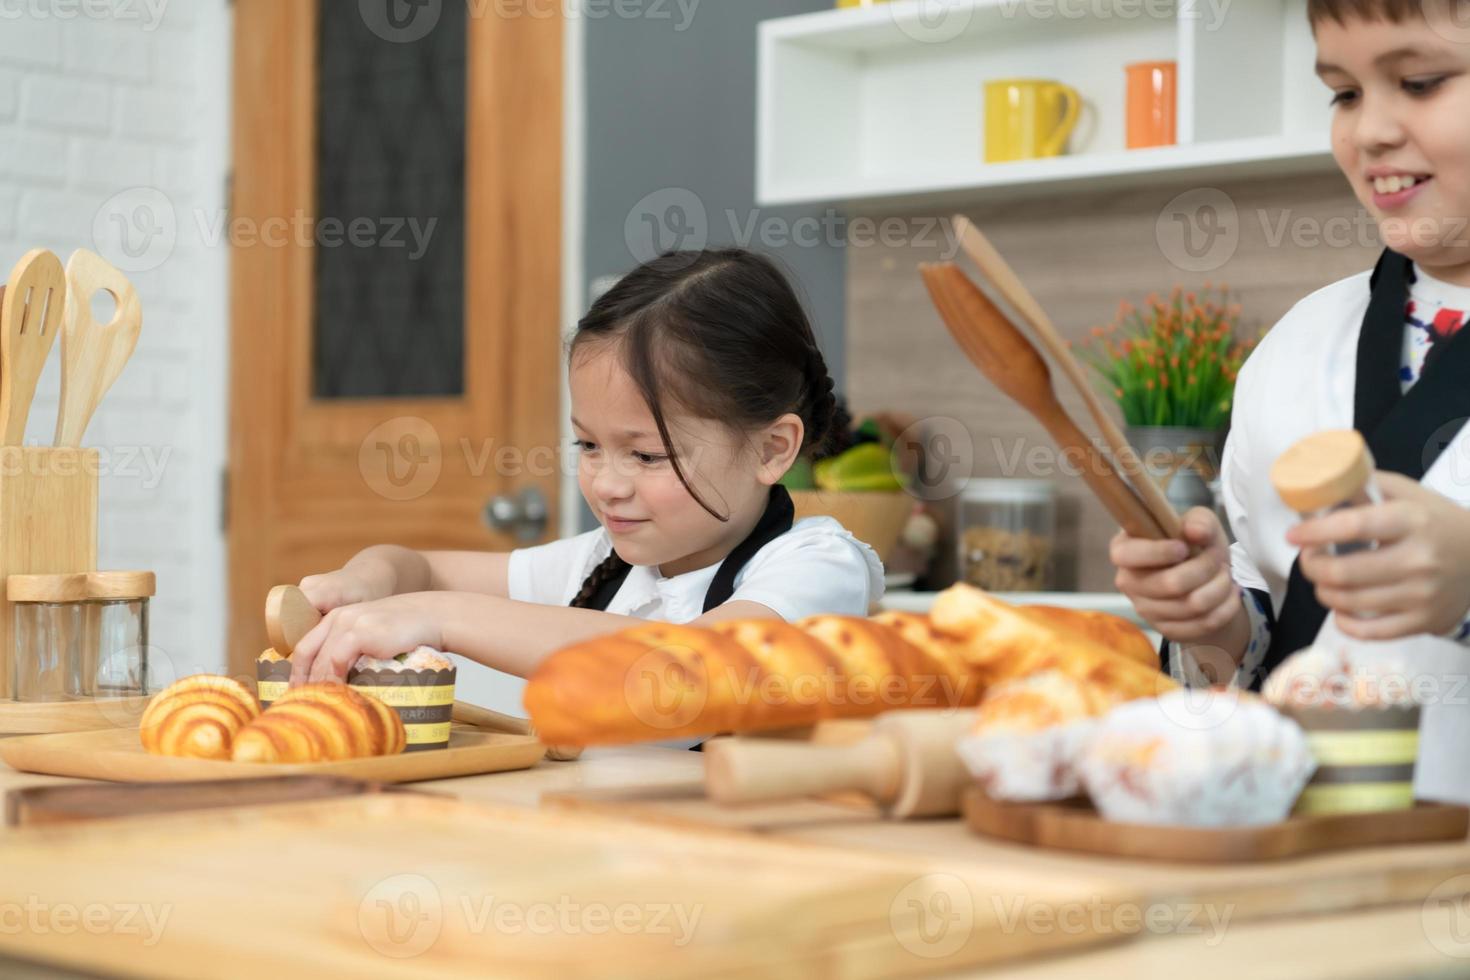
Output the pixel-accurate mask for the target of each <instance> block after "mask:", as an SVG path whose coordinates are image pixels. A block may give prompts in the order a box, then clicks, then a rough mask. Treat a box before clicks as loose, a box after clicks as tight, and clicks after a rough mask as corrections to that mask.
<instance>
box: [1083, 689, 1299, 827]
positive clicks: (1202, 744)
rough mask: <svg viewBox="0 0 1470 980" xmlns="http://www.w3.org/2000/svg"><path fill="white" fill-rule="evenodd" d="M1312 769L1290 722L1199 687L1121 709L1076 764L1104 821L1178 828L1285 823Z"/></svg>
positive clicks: (1254, 702) (1259, 705)
mask: <svg viewBox="0 0 1470 980" xmlns="http://www.w3.org/2000/svg"><path fill="white" fill-rule="evenodd" d="M1180 719H1188V723H1187V724H1186V723H1183V722H1181V720H1180ZM1314 767H1315V764H1314V763H1313V761H1312V755H1311V752H1310V750H1308V748H1307V739H1306V735H1304V734H1303V732H1302V730H1301V727H1300V726H1298V725H1297V724H1296V722H1294V721H1292V720H1290V719H1289V718H1285V717H1283V716H1282V715H1281V714H1279V713H1278V712H1277V711H1276V710H1275V709H1274V708H1272V707H1271V706H1270V705H1268V704H1266V703H1265V702H1263V701H1261V700H1259V699H1257V698H1254V697H1239V698H1236V697H1224V696H1209V695H1203V696H1202V692H1199V691H1172V692H1170V693H1168V694H1165V695H1164V696H1163V697H1160V698H1158V699H1156V700H1144V701H1132V702H1129V703H1127V704H1123V705H1119V706H1118V707H1116V708H1114V709H1113V710H1112V711H1110V712H1109V713H1108V714H1107V715H1106V716H1105V717H1104V718H1103V719H1102V720H1101V721H1100V722H1099V723H1098V725H1097V728H1096V730H1095V732H1094V733H1093V737H1092V739H1091V740H1090V741H1089V743H1088V744H1087V747H1086V748H1085V749H1083V751H1082V753H1081V758H1080V759H1079V760H1078V763H1077V769H1078V772H1079V774H1080V776H1081V780H1082V785H1083V786H1084V787H1085V788H1086V789H1087V793H1088V795H1089V796H1091V797H1092V802H1093V804H1094V805H1095V806H1096V807H1097V809H1098V812H1099V813H1101V814H1102V815H1103V816H1104V817H1105V818H1107V819H1108V820H1116V821H1119V822H1122V823H1132V824H1152V825H1169V826H1183V827H1225V826H1241V825H1259V824H1269V823H1276V822H1277V821H1280V820H1283V819H1285V817H1286V815H1287V814H1288V813H1289V812H1290V811H1291V806H1292V804H1293V803H1294V802H1296V799H1297V796H1298V794H1300V793H1301V790H1302V787H1303V786H1305V785H1306V783H1307V780H1308V779H1309V778H1310V777H1311V775H1312V770H1313V768H1314Z"/></svg>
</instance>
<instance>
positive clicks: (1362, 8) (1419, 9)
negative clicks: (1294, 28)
mask: <svg viewBox="0 0 1470 980" xmlns="http://www.w3.org/2000/svg"><path fill="white" fill-rule="evenodd" d="M1460 2H1462V0H1307V20H1308V21H1309V22H1310V23H1311V24H1312V26H1313V27H1315V26H1317V25H1318V24H1320V23H1321V22H1322V21H1324V20H1331V21H1335V22H1336V23H1338V24H1345V23H1347V21H1349V20H1384V21H1388V22H1389V23H1390V24H1402V23H1404V22H1405V21H1407V20H1412V19H1414V18H1415V17H1418V18H1421V19H1422V18H1423V17H1424V16H1425V14H1426V12H1427V10H1428V8H1430V7H1435V8H1443V7H1447V6H1451V5H1453V4H1456V3H1460Z"/></svg>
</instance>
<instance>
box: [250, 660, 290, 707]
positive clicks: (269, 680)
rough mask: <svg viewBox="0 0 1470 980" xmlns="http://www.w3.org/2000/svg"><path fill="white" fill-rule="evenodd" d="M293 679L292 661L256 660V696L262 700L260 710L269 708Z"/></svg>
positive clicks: (284, 691)
mask: <svg viewBox="0 0 1470 980" xmlns="http://www.w3.org/2000/svg"><path fill="white" fill-rule="evenodd" d="M290 681H291V661H289V660H257V661H255V697H256V699H257V700H258V701H260V710H261V711H264V710H265V709H266V708H269V707H270V706H271V705H272V704H273V703H274V702H275V700H276V698H278V697H280V696H281V695H282V694H285V693H286V688H287V687H288V686H289V685H290Z"/></svg>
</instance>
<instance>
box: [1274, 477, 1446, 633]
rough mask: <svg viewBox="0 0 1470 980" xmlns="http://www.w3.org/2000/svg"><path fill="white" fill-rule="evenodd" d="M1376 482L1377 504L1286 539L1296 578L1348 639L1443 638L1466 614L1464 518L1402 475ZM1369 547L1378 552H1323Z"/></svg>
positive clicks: (1301, 527)
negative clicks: (1312, 589)
mask: <svg viewBox="0 0 1470 980" xmlns="http://www.w3.org/2000/svg"><path fill="white" fill-rule="evenodd" d="M1375 479H1377V481H1378V487H1379V489H1380V490H1382V491H1383V497H1384V502H1383V503H1382V504H1375V505H1365V506H1362V507H1349V508H1346V509H1344V510H1340V511H1337V512H1336V513H1333V514H1328V515H1326V516H1325V517H1318V518H1315V519H1313V520H1309V521H1303V522H1302V523H1301V524H1298V525H1297V526H1295V527H1293V528H1292V529H1291V530H1289V531H1288V532H1287V533H1286V540H1287V541H1289V542H1291V543H1292V544H1294V545H1297V546H1299V547H1300V548H1301V549H1302V552H1301V567H1302V574H1303V575H1305V576H1306V577H1307V579H1308V580H1310V581H1311V582H1312V583H1313V584H1314V585H1315V586H1316V587H1317V600H1318V601H1319V602H1321V603H1322V605H1324V606H1326V607H1327V608H1328V609H1330V610H1333V611H1335V612H1336V613H1337V614H1338V615H1337V624H1338V626H1339V627H1340V628H1341V629H1342V631H1343V633H1345V634H1347V635H1348V636H1351V637H1354V638H1356V639H1361V640H1388V639H1394V638H1396V637H1401V636H1413V635H1415V634H1419V633H1431V634H1435V635H1442V634H1446V633H1449V632H1451V631H1452V630H1454V629H1456V627H1458V626H1459V625H1460V623H1461V622H1462V621H1463V620H1464V618H1465V613H1466V610H1467V609H1470V511H1467V510H1466V509H1465V508H1463V507H1461V506H1460V505H1459V504H1457V503H1455V502H1454V501H1453V500H1450V499H1449V498H1447V497H1444V496H1441V495H1440V494H1438V493H1435V492H1434V491H1433V490H1430V489H1428V488H1427V487H1424V486H1421V485H1420V484H1419V483H1418V482H1416V481H1414V480H1411V479H1409V478H1408V477H1406V476H1403V475H1402V474H1399V473H1387V472H1383V471H1380V472H1378V473H1377V474H1375ZM1369 540H1371V541H1377V542H1378V547H1377V548H1376V549H1374V550H1372V551H1360V552H1356V553H1354V554H1349V555H1336V556H1334V555H1331V554H1329V553H1328V552H1327V550H1326V546H1327V545H1328V544H1332V543H1344V542H1348V541H1369Z"/></svg>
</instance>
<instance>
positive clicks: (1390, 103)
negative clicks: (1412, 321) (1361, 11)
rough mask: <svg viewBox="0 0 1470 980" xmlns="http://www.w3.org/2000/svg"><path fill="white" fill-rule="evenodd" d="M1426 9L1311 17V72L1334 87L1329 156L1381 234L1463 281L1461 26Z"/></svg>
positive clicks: (1466, 247)
mask: <svg viewBox="0 0 1470 980" xmlns="http://www.w3.org/2000/svg"><path fill="white" fill-rule="evenodd" d="M1426 12H1427V13H1429V15H1430V17H1431V18H1432V20H1431V22H1429V23H1426V22H1425V21H1423V20H1410V21H1406V22H1404V23H1402V24H1393V23H1389V22H1387V21H1376V20H1375V21H1366V20H1362V19H1359V18H1350V19H1349V20H1348V21H1347V23H1345V24H1338V23H1336V22H1334V21H1331V20H1326V21H1322V22H1321V23H1318V24H1317V25H1316V36H1317V74H1318V75H1319V76H1320V77H1321V79H1322V81H1323V82H1325V83H1326V84H1327V85H1328V87H1329V88H1331V89H1332V90H1333V93H1334V94H1333V99H1332V105H1333V117H1332V152H1333V156H1334V157H1335V158H1336V159H1337V164H1338V166H1339V167H1341V168H1342V172H1343V173H1344V174H1346V175H1347V178H1348V181H1349V182H1350V183H1351V184H1352V188H1353V192H1354V193H1355V194H1357V197H1358V200H1359V201H1361V202H1362V203H1363V206H1364V207H1365V208H1367V209H1368V211H1369V213H1370V214H1372V215H1373V217H1374V218H1375V220H1376V221H1377V222H1378V226H1379V229H1380V231H1381V232H1382V237H1383V241H1384V244H1386V245H1387V246H1388V247H1390V248H1392V249H1393V250H1394V251H1396V252H1400V253H1402V254H1404V255H1407V256H1408V257H1409V258H1411V259H1413V260H1414V261H1415V262H1417V263H1419V264H1420V265H1422V266H1424V267H1425V268H1427V269H1429V270H1430V271H1431V272H1432V273H1433V274H1436V275H1439V276H1440V277H1441V278H1445V279H1448V280H1450V281H1457V282H1463V283H1470V229H1467V222H1470V31H1466V30H1465V29H1464V28H1463V27H1460V28H1456V27H1455V26H1454V24H1453V22H1452V21H1451V20H1450V19H1449V18H1448V15H1447V14H1446V13H1445V12H1438V11H1436V10H1435V8H1433V7H1428V8H1426ZM1441 20H1442V21H1443V23H1442V24H1441V25H1440V26H1441V29H1438V30H1436V29H1435V27H1434V26H1432V24H1433V23H1434V22H1436V21H1441Z"/></svg>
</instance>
